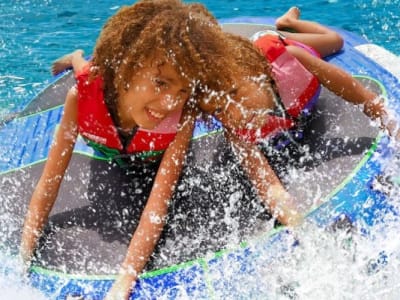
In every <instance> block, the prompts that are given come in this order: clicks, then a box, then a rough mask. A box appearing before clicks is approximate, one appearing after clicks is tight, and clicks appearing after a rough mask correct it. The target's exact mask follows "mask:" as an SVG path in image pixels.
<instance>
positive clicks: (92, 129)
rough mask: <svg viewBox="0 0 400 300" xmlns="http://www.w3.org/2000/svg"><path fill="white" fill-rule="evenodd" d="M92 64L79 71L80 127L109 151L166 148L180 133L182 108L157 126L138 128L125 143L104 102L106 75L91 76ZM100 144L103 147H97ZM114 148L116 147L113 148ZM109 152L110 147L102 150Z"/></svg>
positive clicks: (145, 150) (81, 131) (82, 134)
mask: <svg viewBox="0 0 400 300" xmlns="http://www.w3.org/2000/svg"><path fill="white" fill-rule="evenodd" d="M89 68H90V66H89V65H88V68H86V69H85V70H83V71H82V72H81V73H80V74H77V76H76V80H77V88H78V128H79V133H80V134H81V136H83V137H84V138H85V139H86V140H89V141H90V142H91V143H90V144H91V145H93V143H95V144H98V145H101V146H104V147H106V148H111V151H109V152H108V153H118V152H119V153H121V154H136V153H144V156H148V155H146V152H147V153H148V152H160V151H163V150H165V149H166V148H167V147H168V145H169V144H170V143H171V142H172V141H173V139H174V138H175V135H176V131H177V126H178V123H179V119H180V115H181V112H178V113H175V114H174V115H171V116H169V117H167V118H165V119H164V120H163V122H162V123H161V124H160V125H158V126H157V128H155V129H153V130H145V129H140V128H139V129H138V130H137V131H136V133H135V135H134V136H133V137H132V139H131V141H130V142H129V144H128V145H126V147H124V146H123V143H122V141H121V138H120V136H119V133H118V130H117V127H116V126H115V124H114V121H113V119H112V117H111V114H110V112H109V110H108V108H107V105H106V103H105V102H104V93H103V79H102V78H101V77H100V76H98V77H96V78H94V79H93V80H89ZM97 148H99V147H97ZM112 149H115V150H117V151H118V152H116V151H115V150H114V151H112ZM102 152H107V151H102Z"/></svg>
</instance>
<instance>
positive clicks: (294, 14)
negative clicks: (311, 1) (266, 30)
mask: <svg viewBox="0 0 400 300" xmlns="http://www.w3.org/2000/svg"><path fill="white" fill-rule="evenodd" d="M299 18H300V9H299V8H298V7H296V6H293V7H291V8H289V10H288V11H287V12H286V13H284V14H283V15H282V16H281V17H279V18H277V19H276V22H275V26H276V28H277V29H284V28H290V26H291V21H292V20H293V19H294V20H298V19H299Z"/></svg>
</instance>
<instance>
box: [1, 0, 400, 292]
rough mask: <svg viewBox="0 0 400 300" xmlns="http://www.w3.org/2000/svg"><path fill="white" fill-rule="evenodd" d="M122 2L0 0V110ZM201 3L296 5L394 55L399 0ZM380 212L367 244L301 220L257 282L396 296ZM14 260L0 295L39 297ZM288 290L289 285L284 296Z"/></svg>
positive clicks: (22, 98)
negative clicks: (296, 239) (283, 253)
mask: <svg viewBox="0 0 400 300" xmlns="http://www.w3.org/2000/svg"><path fill="white" fill-rule="evenodd" d="M129 3H131V1H123V0H113V1H111V0H109V1H106V0H96V1H94V0H70V1H67V2H64V1H58V0H54V1H53V0H31V1H29V0H14V1H8V0H7V1H6V0H0V62H1V63H0V115H1V116H2V117H3V116H4V115H6V114H7V113H8V112H12V111H18V110H20V109H21V108H22V107H23V106H24V105H25V104H26V103H27V102H28V101H29V99H31V98H32V97H33V96H34V95H35V94H36V93H37V92H38V91H40V90H41V89H42V88H43V87H45V86H46V85H47V83H48V80H49V78H50V73H49V69H50V65H51V62H52V61H53V60H55V59H56V58H58V57H60V56H61V55H63V54H65V53H67V52H70V51H72V50H73V49H76V48H81V49H84V50H85V51H86V53H91V51H92V49H93V45H94V43H95V40H96V37H97V35H98V33H99V31H100V29H101V26H102V25H103V24H104V22H105V20H106V19H107V18H108V17H109V16H111V15H112V14H114V13H115V12H116V11H117V10H118V9H119V8H120V7H121V6H122V5H124V4H129ZM202 3H204V4H205V5H206V6H207V7H208V8H209V9H210V10H211V11H212V12H213V13H214V14H215V15H216V16H217V17H218V18H230V17H237V16H279V15H280V14H282V13H283V12H285V11H286V10H287V9H288V8H289V7H290V6H293V5H297V6H298V7H300V9H301V12H302V18H305V19H311V20H315V21H318V22H321V23H323V24H326V25H329V26H335V27H339V28H344V29H346V30H349V31H353V32H355V33H357V34H359V35H362V36H364V37H366V38H367V39H368V40H370V41H371V42H373V43H376V44H378V45H381V46H383V47H385V48H386V49H388V50H390V51H392V52H393V53H395V54H396V55H400V40H399V39H398V33H399V29H400V17H399V14H398V7H399V4H400V1H399V0H394V1H385V0H354V1H347V0H346V1H344V0H326V1H322V0H308V1H304V2H301V1H267V0H260V1H251V3H249V1H247V0H204V1H202ZM0 155H1V154H0ZM399 166H400V164H393V165H392V166H391V168H392V170H391V172H392V173H393V174H395V175H396V174H399V173H400V172H399V171H400V167H399ZM390 199H391V201H392V202H393V205H394V206H396V205H397V200H398V199H399V191H397V190H396V188H394V189H392V190H391V191H390ZM385 218H388V220H387V223H388V224H392V225H391V226H383V227H382V228H379V226H377V227H376V228H375V229H374V230H375V231H376V232H371V236H372V237H374V238H375V242H374V243H371V241H370V239H365V237H363V236H362V235H357V234H352V235H351V236H349V235H347V234H345V236H341V235H332V234H330V233H328V232H326V231H321V230H318V229H316V228H314V227H313V226H311V225H304V226H303V227H301V228H299V229H298V231H299V232H298V234H301V236H302V237H304V238H302V243H301V245H300V246H299V247H298V250H297V251H296V254H295V255H294V256H287V257H285V258H283V259H281V260H279V262H278V263H276V265H270V266H268V267H265V269H264V270H261V274H262V279H261V280H264V284H265V286H269V287H270V288H271V290H272V291H275V292H274V293H273V295H272V298H273V299H279V298H280V297H281V298H282V299H287V298H288V297H289V298H290V297H292V299H399V298H400V292H399V291H400V286H399V283H398V280H397V274H398V272H399V270H400V266H399V262H400V259H399V255H400V245H399V244H400V242H399V240H398V239H397V237H398V232H399V228H398V222H396V220H395V219H396V217H395V216H385ZM0 231H1V229H0ZM0 235H1V232H0ZM0 240H2V239H0ZM349 240H351V242H348V241H349ZM377 245H379V247H377ZM1 246H3V245H1ZM382 250H385V253H386V254H385V255H389V256H390V259H391V260H390V261H391V263H390V264H387V266H386V267H385V268H383V269H380V268H379V267H374V266H377V265H379V263H377V262H380V261H382V260H385V259H386V258H387V257H386V256H382ZM385 257H386V258H385ZM17 264H18V262H14V261H10V260H9V259H8V258H5V257H2V256H0V266H1V267H0V290H1V293H0V299H45V298H44V296H43V295H40V293H39V292H37V291H35V290H32V289H31V288H30V287H29V285H27V284H26V282H25V280H24V278H23V277H21V276H19V273H18V272H15V270H18V267H17ZM282 286H285V287H287V291H286V292H282V291H281V289H282ZM291 290H293V291H295V292H293V293H292V294H291V295H292V296H290V293H291V292H290V291H291ZM285 295H286V296H285Z"/></svg>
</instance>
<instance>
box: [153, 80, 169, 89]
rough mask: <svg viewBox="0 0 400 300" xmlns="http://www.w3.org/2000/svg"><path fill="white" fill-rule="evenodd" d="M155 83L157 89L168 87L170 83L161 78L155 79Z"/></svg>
mask: <svg viewBox="0 0 400 300" xmlns="http://www.w3.org/2000/svg"><path fill="white" fill-rule="evenodd" d="M153 82H154V83H155V85H156V86H157V87H167V86H168V83H167V82H166V81H164V80H162V79H160V78H154V80H153Z"/></svg>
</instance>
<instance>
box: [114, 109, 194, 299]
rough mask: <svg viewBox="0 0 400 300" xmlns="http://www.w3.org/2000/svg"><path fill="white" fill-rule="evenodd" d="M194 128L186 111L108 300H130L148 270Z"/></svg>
mask: <svg viewBox="0 0 400 300" xmlns="http://www.w3.org/2000/svg"><path fill="white" fill-rule="evenodd" d="M193 127H194V113H193V114H190V113H188V112H184V114H183V122H182V126H181V128H180V130H179V131H178V133H177V135H176V137H175V139H174V141H173V142H172V143H171V144H170V145H169V147H168V148H167V150H166V151H165V153H164V156H163V158H162V161H161V164H160V167H159V169H158V171H157V175H156V178H155V181H154V184H153V188H152V190H151V193H150V196H149V198H148V200H147V204H146V206H145V208H144V210H143V212H142V215H141V217H140V221H139V225H138V226H137V228H136V230H135V232H134V234H133V237H132V239H131V242H130V244H129V247H128V252H127V254H126V257H125V260H124V262H123V263H122V266H121V271H120V275H119V276H118V277H117V279H116V282H115V283H114V285H113V287H112V288H111V290H110V291H109V293H108V294H107V297H106V299H107V300H114V299H128V297H129V294H130V293H131V290H132V289H133V286H134V283H135V281H136V280H137V278H138V275H139V273H140V272H141V271H142V270H143V268H144V267H145V265H146V263H147V261H148V260H149V258H150V256H151V254H152V253H153V251H154V248H155V246H156V244H157V242H158V240H159V238H160V235H161V232H162V230H163V228H164V223H165V218H166V216H167V212H168V204H169V201H170V199H171V197H172V195H173V192H174V190H175V186H176V184H177V182H178V180H179V177H180V174H181V171H182V168H183V164H184V161H185V157H186V152H187V148H188V146H189V142H190V139H191V136H192V132H193Z"/></svg>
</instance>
